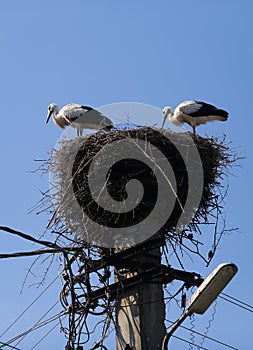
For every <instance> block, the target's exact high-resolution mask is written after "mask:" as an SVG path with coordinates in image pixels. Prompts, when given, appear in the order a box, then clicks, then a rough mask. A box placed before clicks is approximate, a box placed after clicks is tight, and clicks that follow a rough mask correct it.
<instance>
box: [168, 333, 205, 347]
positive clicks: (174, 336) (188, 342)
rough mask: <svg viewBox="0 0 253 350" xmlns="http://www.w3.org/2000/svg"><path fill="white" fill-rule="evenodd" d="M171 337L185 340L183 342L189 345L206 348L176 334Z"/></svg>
mask: <svg viewBox="0 0 253 350" xmlns="http://www.w3.org/2000/svg"><path fill="white" fill-rule="evenodd" d="M172 337H173V338H176V339H179V340H181V341H183V342H185V343H187V344H190V345H192V346H194V347H195V348H198V349H203V350H208V349H207V348H204V347H203V346H200V345H197V344H194V343H192V342H190V341H188V340H186V339H183V338H180V337H178V336H176V335H172Z"/></svg>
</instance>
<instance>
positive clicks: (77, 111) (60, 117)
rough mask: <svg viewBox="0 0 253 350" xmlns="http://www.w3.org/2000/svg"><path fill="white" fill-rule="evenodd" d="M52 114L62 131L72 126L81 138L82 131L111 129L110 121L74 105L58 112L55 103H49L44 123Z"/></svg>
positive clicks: (71, 104) (87, 108)
mask: <svg viewBox="0 0 253 350" xmlns="http://www.w3.org/2000/svg"><path fill="white" fill-rule="evenodd" d="M52 114H53V120H54V122H55V124H56V125H58V126H59V127H60V128H63V129H64V128H65V127H66V126H68V125H70V126H72V127H73V128H75V129H76V130H77V136H82V133H83V129H95V130H110V129H111V128H112V127H113V123H112V121H111V120H110V119H109V118H107V117H106V116H104V115H103V114H101V113H100V112H99V111H97V110H96V109H94V108H92V107H89V106H82V105H79V104H76V103H70V104H67V105H66V106H64V107H62V108H61V110H60V111H59V109H58V106H57V105H56V104H55V103H51V104H50V105H49V106H48V115H47V119H46V123H47V122H48V121H49V119H50V116H51V115H52Z"/></svg>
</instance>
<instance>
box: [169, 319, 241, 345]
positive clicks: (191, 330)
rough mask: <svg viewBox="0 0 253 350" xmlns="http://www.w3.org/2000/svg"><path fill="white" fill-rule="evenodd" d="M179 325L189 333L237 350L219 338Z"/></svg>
mask: <svg viewBox="0 0 253 350" xmlns="http://www.w3.org/2000/svg"><path fill="white" fill-rule="evenodd" d="M166 321H168V322H170V323H171V324H172V323H174V322H172V321H170V320H166ZM179 327H180V328H182V329H185V330H187V331H189V332H191V333H195V334H196V335H199V336H201V337H204V338H205V339H208V340H211V341H213V342H215V343H218V344H220V345H223V346H225V347H227V348H228V349H232V350H238V348H235V347H234V346H232V345H229V344H226V343H224V342H222V341H220V340H218V339H215V338H212V337H209V336H207V335H205V334H203V333H200V332H198V331H195V330H193V329H191V328H188V327H185V326H183V325H180V326H179ZM192 345H193V344H192Z"/></svg>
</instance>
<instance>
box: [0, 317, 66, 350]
mask: <svg viewBox="0 0 253 350" xmlns="http://www.w3.org/2000/svg"><path fill="white" fill-rule="evenodd" d="M62 315H64V313H63V312H60V313H58V314H57V315H54V316H52V317H50V318H48V319H47V320H45V321H43V322H41V323H40V324H37V326H35V327H34V326H33V327H31V328H29V329H28V330H26V331H25V332H23V333H21V334H19V335H17V336H15V337H14V338H12V339H10V340H9V341H7V342H6V344H8V345H9V344H10V343H13V342H14V341H16V340H18V339H19V338H21V337H23V336H24V335H27V334H29V333H31V332H33V331H35V330H36V329H38V328H40V327H44V326H46V325H47V324H49V323H51V322H53V321H55V320H56V319H58V318H59V317H60V316H62ZM4 346H5V345H4ZM4 346H0V349H3V347H4Z"/></svg>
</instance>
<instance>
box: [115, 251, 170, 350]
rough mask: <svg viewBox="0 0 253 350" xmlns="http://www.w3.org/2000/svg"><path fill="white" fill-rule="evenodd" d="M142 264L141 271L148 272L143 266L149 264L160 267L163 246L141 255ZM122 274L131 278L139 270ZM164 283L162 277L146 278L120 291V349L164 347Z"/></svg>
mask: <svg viewBox="0 0 253 350" xmlns="http://www.w3.org/2000/svg"><path fill="white" fill-rule="evenodd" d="M137 264H138V262H137ZM139 264H140V269H139V271H140V273H141V272H143V271H145V268H144V267H143V266H147V264H148V265H149V266H150V267H156V266H159V265H160V264H161V252H160V248H155V249H153V250H151V251H150V252H149V253H146V254H145V255H142V256H140V257H139ZM120 273H121V276H122V277H124V278H130V277H133V276H134V275H135V276H136V275H137V274H138V273H139V272H138V273H135V274H133V273H129V272H125V273H124V270H121V271H120ZM116 279H117V280H119V279H118V278H116ZM162 283H163V282H162V278H161V277H157V278H155V279H152V280H143V281H142V282H141V283H139V284H137V285H134V286H132V287H131V288H128V289H126V290H123V291H122V292H121V293H120V295H119V296H118V298H117V303H118V305H117V329H116V335H117V346H116V349H117V350H155V349H157V350H158V349H161V347H162V342H163V338H164V336H165V334H166V329H165V325H164V319H165V305H164V295H163V288H162Z"/></svg>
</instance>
